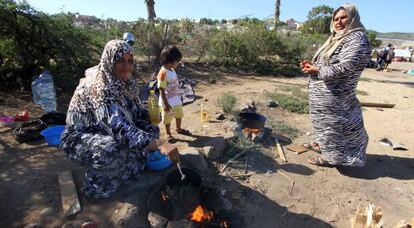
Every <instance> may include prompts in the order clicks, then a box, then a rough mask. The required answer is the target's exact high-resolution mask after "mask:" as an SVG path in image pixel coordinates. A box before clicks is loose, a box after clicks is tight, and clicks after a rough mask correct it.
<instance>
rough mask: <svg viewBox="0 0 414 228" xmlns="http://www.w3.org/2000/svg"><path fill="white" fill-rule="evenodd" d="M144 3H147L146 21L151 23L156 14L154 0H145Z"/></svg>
mask: <svg viewBox="0 0 414 228" xmlns="http://www.w3.org/2000/svg"><path fill="white" fill-rule="evenodd" d="M145 4H147V13H148V21H149V22H150V23H153V22H154V19H155V18H156V17H157V15H156V14H155V6H154V5H155V1H154V0H145Z"/></svg>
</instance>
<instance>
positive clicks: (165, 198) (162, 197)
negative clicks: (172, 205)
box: [161, 192, 168, 201]
mask: <svg viewBox="0 0 414 228" xmlns="http://www.w3.org/2000/svg"><path fill="white" fill-rule="evenodd" d="M161 199H162V201H167V200H168V195H167V194H165V193H164V192H161Z"/></svg>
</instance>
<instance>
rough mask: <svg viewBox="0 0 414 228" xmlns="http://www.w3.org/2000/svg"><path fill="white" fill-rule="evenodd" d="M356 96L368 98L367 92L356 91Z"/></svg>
mask: <svg viewBox="0 0 414 228" xmlns="http://www.w3.org/2000/svg"><path fill="white" fill-rule="evenodd" d="M356 94H358V95H361V96H368V92H365V91H362V90H357V91H356Z"/></svg>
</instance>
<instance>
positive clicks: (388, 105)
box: [360, 102, 395, 108]
mask: <svg viewBox="0 0 414 228" xmlns="http://www.w3.org/2000/svg"><path fill="white" fill-rule="evenodd" d="M360 103H361V106H362V107H378V108H394V106H395V104H384V103H373V102H360Z"/></svg>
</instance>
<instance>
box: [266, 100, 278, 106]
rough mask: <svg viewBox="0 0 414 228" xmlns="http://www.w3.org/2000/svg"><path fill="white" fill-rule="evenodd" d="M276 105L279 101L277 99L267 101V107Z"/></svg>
mask: <svg viewBox="0 0 414 228" xmlns="http://www.w3.org/2000/svg"><path fill="white" fill-rule="evenodd" d="M277 106H279V103H278V102H277V101H273V100H270V101H268V102H267V107H269V108H276V107H277Z"/></svg>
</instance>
